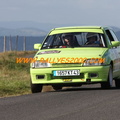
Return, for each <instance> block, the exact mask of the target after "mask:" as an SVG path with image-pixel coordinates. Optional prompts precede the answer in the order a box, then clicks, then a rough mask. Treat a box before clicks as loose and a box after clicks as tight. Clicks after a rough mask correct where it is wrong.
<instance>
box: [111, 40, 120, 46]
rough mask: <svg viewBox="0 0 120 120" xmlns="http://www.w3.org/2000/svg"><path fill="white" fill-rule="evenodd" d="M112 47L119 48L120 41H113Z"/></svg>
mask: <svg viewBox="0 0 120 120" xmlns="http://www.w3.org/2000/svg"><path fill="white" fill-rule="evenodd" d="M111 43H112V47H117V46H119V45H120V41H112V42H111Z"/></svg>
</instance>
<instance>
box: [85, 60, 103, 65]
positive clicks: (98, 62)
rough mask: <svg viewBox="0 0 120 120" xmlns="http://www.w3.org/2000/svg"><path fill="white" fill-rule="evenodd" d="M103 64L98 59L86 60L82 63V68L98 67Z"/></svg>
mask: <svg viewBox="0 0 120 120" xmlns="http://www.w3.org/2000/svg"><path fill="white" fill-rule="evenodd" d="M103 64H104V63H103V62H101V61H100V60H99V59H87V60H85V61H84V63H83V66H98V65H103Z"/></svg>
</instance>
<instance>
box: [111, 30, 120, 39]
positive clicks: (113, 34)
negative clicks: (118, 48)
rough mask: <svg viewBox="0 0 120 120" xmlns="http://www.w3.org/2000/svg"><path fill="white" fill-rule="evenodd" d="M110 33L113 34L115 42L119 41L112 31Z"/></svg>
mask: <svg viewBox="0 0 120 120" xmlns="http://www.w3.org/2000/svg"><path fill="white" fill-rule="evenodd" d="M110 33H111V34H112V36H113V39H114V41H118V38H117V36H116V35H115V33H114V32H113V31H112V30H110Z"/></svg>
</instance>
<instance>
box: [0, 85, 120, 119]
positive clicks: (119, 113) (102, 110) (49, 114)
mask: <svg viewBox="0 0 120 120" xmlns="http://www.w3.org/2000/svg"><path fill="white" fill-rule="evenodd" d="M0 120H120V90H119V89H115V88H114V87H113V88H112V89H109V90H104V89H101V88H100V87H99V85H98V86H97V85H90V86H83V87H82V88H69V89H64V90H61V91H57V92H55V91H50V92H43V93H37V94H30V95H23V96H17V97H8V98H0Z"/></svg>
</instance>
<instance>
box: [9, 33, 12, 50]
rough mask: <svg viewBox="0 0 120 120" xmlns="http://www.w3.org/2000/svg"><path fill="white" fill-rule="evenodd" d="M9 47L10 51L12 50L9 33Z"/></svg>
mask: <svg viewBox="0 0 120 120" xmlns="http://www.w3.org/2000/svg"><path fill="white" fill-rule="evenodd" d="M9 48H10V51H12V39H11V35H10V39H9Z"/></svg>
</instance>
